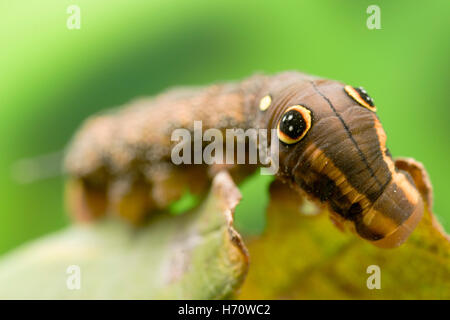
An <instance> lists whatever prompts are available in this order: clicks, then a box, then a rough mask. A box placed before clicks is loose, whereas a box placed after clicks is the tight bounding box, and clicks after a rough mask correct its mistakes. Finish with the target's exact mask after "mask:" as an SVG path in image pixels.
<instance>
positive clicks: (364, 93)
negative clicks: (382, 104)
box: [353, 87, 374, 107]
mask: <svg viewBox="0 0 450 320" xmlns="http://www.w3.org/2000/svg"><path fill="white" fill-rule="evenodd" d="M353 89H355V90H356V91H357V92H358V93H359V96H360V97H361V99H363V100H364V101H365V102H367V103H368V104H369V106H371V107H373V106H374V103H373V99H372V98H371V97H370V96H369V94H368V93H367V91H366V90H365V89H364V88H363V87H359V88H355V87H353Z"/></svg>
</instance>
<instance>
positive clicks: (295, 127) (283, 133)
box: [277, 105, 311, 144]
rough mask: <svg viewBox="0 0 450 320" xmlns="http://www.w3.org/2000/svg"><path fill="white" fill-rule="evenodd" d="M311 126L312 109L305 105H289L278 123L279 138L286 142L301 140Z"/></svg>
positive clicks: (291, 142) (292, 142)
mask: <svg viewBox="0 0 450 320" xmlns="http://www.w3.org/2000/svg"><path fill="white" fill-rule="evenodd" d="M310 128H311V111H309V110H308V109H306V108H305V107H304V106H300V105H295V106H292V107H289V108H288V109H287V110H286V111H285V112H284V114H283V116H282V117H281V120H280V122H279V123H278V127H277V133H278V139H280V141H281V142H283V143H285V144H294V143H296V142H299V141H300V140H301V139H302V138H303V137H304V136H305V135H306V133H307V132H308V131H309V129H310Z"/></svg>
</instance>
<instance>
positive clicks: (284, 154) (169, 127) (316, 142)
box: [65, 72, 424, 247]
mask: <svg viewBox="0 0 450 320" xmlns="http://www.w3.org/2000/svg"><path fill="white" fill-rule="evenodd" d="M198 120H201V121H202V122H203V130H207V129H209V128H217V129H220V130H225V129H227V128H242V129H248V128H256V129H277V130H278V132H279V139H278V140H277V141H269V143H277V144H279V170H278V173H277V175H276V177H277V179H280V180H281V181H283V182H284V183H286V184H288V185H289V186H290V187H291V188H292V189H294V190H296V191H298V192H300V193H306V195H307V196H309V197H310V198H312V199H314V200H316V201H317V202H320V203H323V204H326V205H327V206H328V208H329V211H330V212H331V215H332V218H333V220H335V221H337V222H338V223H340V224H344V225H345V226H347V227H349V228H350V229H352V230H354V231H355V232H356V233H357V234H358V235H359V236H360V237H362V238H364V239H366V240H368V241H371V242H372V243H374V244H375V245H377V246H380V247H395V246H398V245H400V244H401V243H402V242H404V241H405V240H406V239H407V237H408V236H409V234H410V233H411V232H412V230H413V229H414V228H415V226H416V225H417V223H418V222H419V220H420V218H421V217H422V214H423V208H424V203H423V200H422V198H421V196H420V194H419V192H418V190H417V188H416V186H415V184H414V182H413V180H412V178H411V176H410V175H409V173H407V172H406V171H403V170H400V169H398V168H396V166H395V162H394V161H393V159H392V158H391V156H390V154H389V151H388V149H387V148H386V135H385V132H384V130H383V128H382V126H381V123H380V121H379V119H378V117H377V115H376V113H375V107H374V105H373V101H372V100H371V98H370V97H368V95H367V93H366V92H365V91H364V90H363V89H359V88H352V87H350V86H346V85H345V84H343V83H340V82H337V81H332V80H326V79H321V78H317V77H313V76H309V75H305V74H302V73H298V72H284V73H280V74H277V75H273V76H265V75H256V76H253V77H250V78H248V79H246V80H243V81H241V82H235V83H226V84H217V85H212V86H208V87H204V88H181V89H174V90H170V91H168V92H166V93H163V94H161V95H159V96H157V97H155V98H144V99H140V100H137V101H134V102H132V103H130V104H129V105H128V106H125V107H123V108H120V109H118V110H115V111H114V110H113V111H109V112H107V113H103V114H100V115H97V116H95V117H93V118H90V119H88V120H87V121H86V123H85V124H84V126H83V127H82V129H80V130H79V132H78V133H77V135H76V136H75V138H74V139H73V142H72V144H71V146H70V148H69V150H68V154H67V157H66V162H65V164H66V170H67V172H68V174H69V176H70V179H69V182H68V188H67V195H68V204H69V207H70V210H71V211H72V212H73V213H74V215H75V216H76V217H77V218H78V219H79V220H91V219H94V218H98V217H101V216H103V215H105V214H106V213H107V212H112V213H113V214H118V215H119V216H122V217H124V218H125V219H127V220H128V221H130V222H132V223H134V224H139V223H141V222H142V221H144V220H145V217H147V216H148V214H149V213H151V212H153V211H157V210H160V209H164V208H166V207H167V206H168V205H170V204H171V203H172V202H173V201H174V200H176V199H178V198H179V197H180V196H181V195H182V194H183V192H184V191H185V190H186V188H189V189H190V190H191V191H192V192H194V193H199V194H202V193H204V192H205V190H207V187H208V182H209V181H210V178H211V176H212V175H213V174H214V172H217V171H218V170H222V169H227V170H229V171H230V173H231V174H232V176H233V177H234V178H235V179H238V180H240V179H242V178H245V177H246V176H247V175H248V174H250V173H251V172H253V171H254V169H255V166H254V165H235V166H224V165H222V166H221V165H211V166H207V165H180V166H176V165H174V164H173V163H172V162H171V159H170V156H171V148H172V147H173V146H174V144H175V142H172V141H171V133H172V131H173V130H174V129H177V128H187V129H189V130H193V123H194V121H198ZM297 139H299V140H298V141H297Z"/></svg>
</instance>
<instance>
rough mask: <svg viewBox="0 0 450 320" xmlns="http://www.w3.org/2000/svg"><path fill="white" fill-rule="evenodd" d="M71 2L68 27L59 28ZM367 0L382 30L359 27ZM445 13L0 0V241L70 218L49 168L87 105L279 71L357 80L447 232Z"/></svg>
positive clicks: (449, 35) (444, 4)
mask: <svg viewBox="0 0 450 320" xmlns="http://www.w3.org/2000/svg"><path fill="white" fill-rule="evenodd" d="M72 4H76V5H78V6H79V7H80V9H81V29H80V30H68V29H67V27H66V20H67V18H68V17H69V14H67V13H66V10H67V7H68V6H69V5H72ZM371 4H376V5H378V6H380V8H381V26H382V29H381V30H369V29H368V28H367V27H366V19H367V18H368V14H367V13H366V9H367V7H368V6H369V5H371ZM449 17H450V2H449V1H448V0H441V1H438V0H436V1H414V2H412V1H388V0H387V1H381V0H376V1H372V0H371V1H363V0H359V1H356V0H355V1H332V0H329V1H325V0H319V1H298V0H297V1H272V2H269V1H242V0H238V1H234V0H227V1H209V0H189V1H181V0H178V1H169V0H161V1H142V0H126V1H125V0H115V1H109V0H95V1H92V0H54V1H53V0H0V123H1V125H0V177H1V180H0V197H1V198H0V253H3V252H6V251H7V250H9V249H11V248H14V247H16V246H18V245H20V244H21V243H24V242H25V241H27V240H29V239H33V238H36V237H38V236H40V235H43V234H46V233H48V232H51V231H54V230H58V229H60V228H62V227H63V226H64V225H67V224H69V223H70V222H69V219H68V218H67V214H66V211H65V209H64V202H63V185H64V176H63V175H61V174H59V171H58V168H59V166H60V163H59V162H60V158H61V152H62V151H63V150H64V147H65V146H66V145H67V143H68V141H69V140H70V137H71V136H72V134H73V133H74V131H75V130H76V129H77V127H79V125H80V124H81V123H82V121H83V119H85V118H86V117H87V116H89V115H91V114H92V113H94V112H96V111H99V110H102V109H105V108H109V107H111V106H117V105H120V104H123V103H125V102H127V101H129V100H130V99H133V98H134V97H136V96H142V95H152V94H156V93H158V92H159V91H161V90H163V89H165V88H167V87H170V86H174V85H191V84H193V85H194V84H195V85H197V84H209V83H213V82H216V81H219V80H233V79H240V78H243V77H246V76H249V75H251V74H253V73H255V72H259V71H262V72H267V73H275V72H278V71H283V70H288V69H296V70H302V71H305V72H308V73H312V74H316V75H320V76H323V77H327V78H332V79H337V80H342V81H344V82H346V83H349V84H352V85H362V86H364V87H365V88H366V89H367V90H368V91H369V93H370V94H371V96H372V97H373V98H374V100H375V102H376V104H377V106H378V110H379V111H378V113H379V116H380V118H381V120H382V122H383V124H384V128H385V130H386V132H387V134H388V145H389V148H390V150H391V152H392V153H393V155H394V156H411V157H414V158H416V159H418V160H420V161H422V162H423V163H424V164H425V166H426V168H427V169H428V172H429V174H430V176H431V179H432V182H433V186H434V194H435V205H434V209H435V210H434V211H435V213H436V214H437V216H438V218H439V220H440V221H441V222H442V224H443V225H444V227H445V228H446V230H447V231H450V200H449V191H450V190H449V181H450V170H448V169H449V159H450V151H449V136H450V132H449V125H448V119H449V118H450V103H449V88H450V75H449V71H450V68H449V57H450V42H449V39H450V19H449ZM211 112H214V110H211ZM24 159H25V160H24ZM27 159H28V160H27ZM29 159H31V160H29ZM265 182H266V181H262V182H261V181H258V180H253V182H252V183H250V184H248V185H246V186H244V189H245V195H246V199H247V201H246V204H245V206H246V208H247V210H240V211H239V212H238V216H237V219H238V220H239V221H240V222H239V226H240V228H241V229H242V230H243V231H244V232H249V233H251V232H258V231H260V230H261V228H262V227H263V225H264V221H263V218H262V217H263V216H262V215H261V205H259V206H258V204H259V203H261V201H258V200H260V199H261V197H264V195H261V192H263V191H261V188H259V187H260V186H261V185H262V184H264V183H265ZM252 200H256V202H252ZM252 203H253V204H254V205H252ZM243 211H245V215H247V216H246V217H243V216H242V215H243V213H241V212H243Z"/></svg>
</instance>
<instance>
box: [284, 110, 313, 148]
mask: <svg viewBox="0 0 450 320" xmlns="http://www.w3.org/2000/svg"><path fill="white" fill-rule="evenodd" d="M291 110H296V111H298V112H299V113H300V114H301V115H302V117H303V120H305V123H306V128H305V130H304V131H303V133H302V134H301V136H299V137H298V138H296V139H292V138H291V137H289V136H287V135H285V134H284V133H283V132H282V131H281V130H280V123H281V119H283V116H284V115H285V114H286V112H289V111H291ZM283 116H281V119H280V121H278V125H277V134H278V139H280V140H281V141H282V142H284V143H286V144H294V143H297V142H299V141H300V140H302V139H303V137H304V136H305V135H306V134H307V133H308V131H309V129H311V111H309V110H308V109H306V108H305V107H303V106H301V105H295V106H291V107H289V108H287V109H286V111H285V112H284V113H283Z"/></svg>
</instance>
